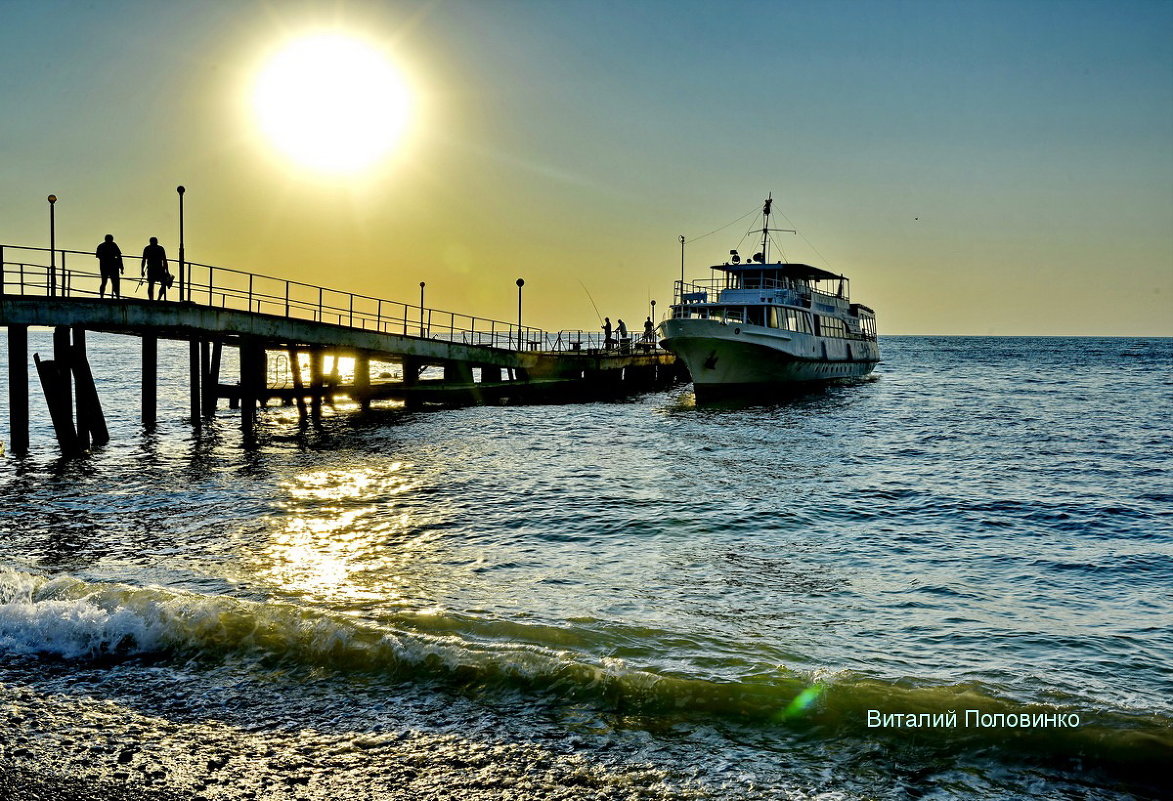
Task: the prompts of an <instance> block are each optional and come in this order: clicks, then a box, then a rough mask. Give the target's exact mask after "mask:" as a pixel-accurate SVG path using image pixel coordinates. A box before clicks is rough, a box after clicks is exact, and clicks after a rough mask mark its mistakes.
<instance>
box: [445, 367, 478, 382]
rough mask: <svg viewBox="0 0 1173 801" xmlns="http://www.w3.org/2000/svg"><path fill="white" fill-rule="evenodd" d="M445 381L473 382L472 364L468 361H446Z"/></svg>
mask: <svg viewBox="0 0 1173 801" xmlns="http://www.w3.org/2000/svg"><path fill="white" fill-rule="evenodd" d="M444 381H445V383H451V384H471V383H472V365H470V364H469V363H468V362H446V363H445V364H444Z"/></svg>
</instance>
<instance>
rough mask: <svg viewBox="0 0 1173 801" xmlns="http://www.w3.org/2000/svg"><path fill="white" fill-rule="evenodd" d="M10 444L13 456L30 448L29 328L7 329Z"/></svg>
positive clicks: (12, 327)
mask: <svg viewBox="0 0 1173 801" xmlns="http://www.w3.org/2000/svg"><path fill="white" fill-rule="evenodd" d="M8 442H9V444H10V445H11V446H12V452H13V453H19V454H23V453H28V449H29V327H28V326H27V325H10V326H8Z"/></svg>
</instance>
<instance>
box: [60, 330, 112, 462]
mask: <svg viewBox="0 0 1173 801" xmlns="http://www.w3.org/2000/svg"><path fill="white" fill-rule="evenodd" d="M69 366H70V370H71V371H72V373H73V388H74V393H75V396H76V398H77V439H78V445H79V446H80V447H81V448H83V449H84V448H87V447H89V446H90V445H91V444H93V445H97V446H101V445H105V444H106V443H108V442H109V441H110V432H109V430H108V429H107V428H106V415H105V414H104V413H103V412H102V401H101V399H99V398H98V387H97V385H96V384H94V373H93V371H92V370H91V369H90V359H89V355H88V354H87V353H86V332H85V329H84V328H74V329H73V349H72V353H71V354H70V360H69Z"/></svg>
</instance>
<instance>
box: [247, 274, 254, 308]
mask: <svg viewBox="0 0 1173 801" xmlns="http://www.w3.org/2000/svg"><path fill="white" fill-rule="evenodd" d="M248 311H249V314H252V311H253V274H252V273H249V274H248Z"/></svg>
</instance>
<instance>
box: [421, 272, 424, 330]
mask: <svg viewBox="0 0 1173 801" xmlns="http://www.w3.org/2000/svg"><path fill="white" fill-rule="evenodd" d="M423 335H424V282H423V281H420V336H421V337H422V336H423Z"/></svg>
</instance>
